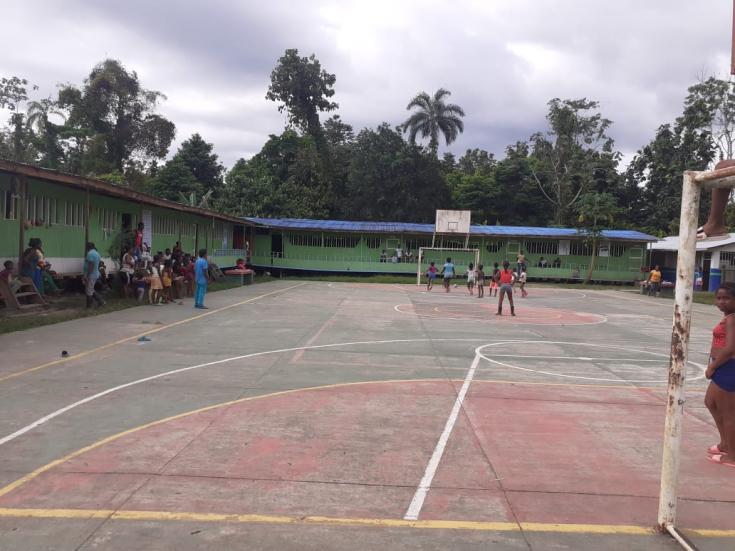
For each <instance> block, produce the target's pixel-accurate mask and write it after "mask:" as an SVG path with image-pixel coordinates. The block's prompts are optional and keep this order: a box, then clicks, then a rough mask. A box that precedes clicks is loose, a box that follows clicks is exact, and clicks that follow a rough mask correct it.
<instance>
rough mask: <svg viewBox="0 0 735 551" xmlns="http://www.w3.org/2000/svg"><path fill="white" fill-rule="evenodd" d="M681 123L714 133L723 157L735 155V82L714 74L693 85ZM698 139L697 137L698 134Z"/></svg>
mask: <svg viewBox="0 0 735 551" xmlns="http://www.w3.org/2000/svg"><path fill="white" fill-rule="evenodd" d="M688 92H689V93H688V95H687V97H686V99H685V100H684V113H683V114H682V116H681V117H680V118H678V119H677V125H678V126H679V127H681V128H683V129H684V128H685V129H689V131H691V132H695V133H706V134H708V135H709V136H710V137H711V140H712V144H713V146H714V147H715V148H716V149H717V151H718V153H719V158H720V159H732V158H733V157H734V155H735V148H734V147H733V146H734V145H735V82H732V81H727V80H720V79H717V78H714V77H710V78H708V79H707V80H705V81H704V82H700V83H698V84H695V85H694V86H691V87H690V88H689V90H688ZM695 139H696V137H695Z"/></svg>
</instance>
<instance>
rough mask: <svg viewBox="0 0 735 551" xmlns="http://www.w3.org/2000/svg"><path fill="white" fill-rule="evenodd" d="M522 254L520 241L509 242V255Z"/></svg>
mask: <svg viewBox="0 0 735 551" xmlns="http://www.w3.org/2000/svg"><path fill="white" fill-rule="evenodd" d="M519 252H521V244H520V243H519V242H518V241H508V254H518V253H519Z"/></svg>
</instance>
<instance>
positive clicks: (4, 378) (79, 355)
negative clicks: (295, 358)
mask: <svg viewBox="0 0 735 551" xmlns="http://www.w3.org/2000/svg"><path fill="white" fill-rule="evenodd" d="M302 285H306V282H304V283H297V284H296V285H291V286H290V287H285V288H283V289H277V290H275V291H271V292H270V293H265V294H263V295H259V296H257V297H252V298H249V299H247V300H243V301H241V302H236V303H235V304H229V305H228V306H223V307H221V308H216V309H214V310H210V311H209V312H204V313H203V314H197V315H196V316H192V317H190V318H186V319H183V320H179V321H175V322H172V323H168V324H166V325H162V326H161V327H156V328H155V329H149V330H148V331H145V332H143V333H138V334H137V335H133V336H132V337H125V338H124V339H120V340H117V341H113V342H110V343H107V344H104V345H102V346H98V347H97V348H92V349H90V350H86V351H84V352H79V353H77V354H72V355H71V356H67V357H66V358H61V359H59V360H54V361H51V362H47V363H45V364H41V365H37V366H35V367H29V368H28V369H24V370H23V371H17V372H15V373H10V374H8V375H4V376H2V377H0V383H1V382H3V381H7V380H9V379H14V378H16V377H20V376H21V375H26V374H28V373H33V372H34V371H38V370H40V369H45V368H47V367H52V366H55V365H59V364H62V363H65V362H68V361H71V360H77V359H79V358H83V357H84V356H89V355H90V354H94V353H97V352H100V351H102V350H107V349H108V348H112V347H113V346H117V345H119V344H123V343H126V342H130V341H132V340H136V339H139V338H140V337H143V336H145V335H152V334H153V333H158V332H159V331H163V330H164V329H170V328H172V327H176V326H177V325H182V324H184V323H189V322H190V321H194V320H198V319H200V318H203V317H205V316H211V315H212V314H217V313H219V312H222V311H224V310H229V309H230V308H235V307H237V306H242V305H243V304H247V303H248V302H253V301H254V300H258V299H261V298H264V297H267V296H270V295H274V294H276V293H282V292H285V291H290V290H291V289H295V288H296V287H301V286H302Z"/></svg>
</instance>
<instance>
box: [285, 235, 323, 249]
mask: <svg viewBox="0 0 735 551" xmlns="http://www.w3.org/2000/svg"><path fill="white" fill-rule="evenodd" d="M286 237H287V239H288V242H289V243H291V245H293V246H294V247H321V246H322V234H320V233H289V234H286Z"/></svg>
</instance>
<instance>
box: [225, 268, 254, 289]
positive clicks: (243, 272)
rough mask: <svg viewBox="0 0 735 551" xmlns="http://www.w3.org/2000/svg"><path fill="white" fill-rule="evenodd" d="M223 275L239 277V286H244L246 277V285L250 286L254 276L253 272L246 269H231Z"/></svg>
mask: <svg viewBox="0 0 735 551" xmlns="http://www.w3.org/2000/svg"><path fill="white" fill-rule="evenodd" d="M224 274H225V275H226V276H240V285H245V284H246V283H245V278H246V277H247V285H250V284H252V283H253V278H254V276H255V272H254V271H253V270H250V269H248V268H245V269H244V270H238V269H237V268H233V269H231V270H225V272H224Z"/></svg>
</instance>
